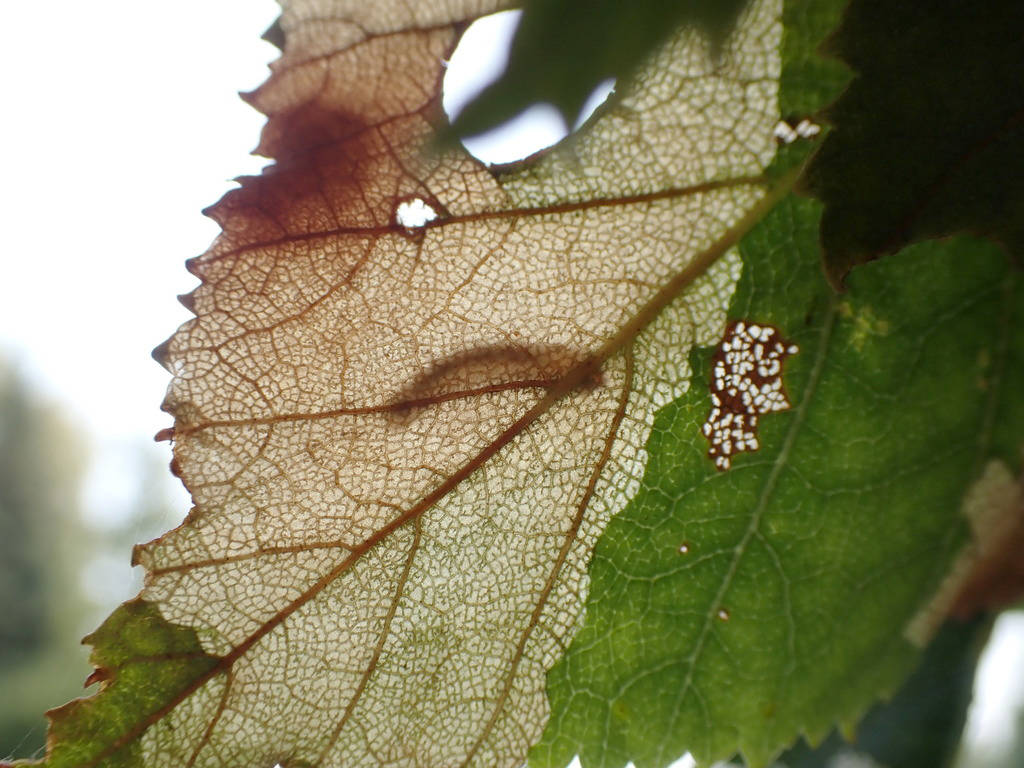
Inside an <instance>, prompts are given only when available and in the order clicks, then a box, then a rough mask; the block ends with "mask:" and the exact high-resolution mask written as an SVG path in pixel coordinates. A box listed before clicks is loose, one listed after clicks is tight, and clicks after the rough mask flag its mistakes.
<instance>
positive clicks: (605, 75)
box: [452, 0, 749, 136]
mask: <svg viewBox="0 0 1024 768" xmlns="http://www.w3.org/2000/svg"><path fill="white" fill-rule="evenodd" d="M748 3H749V0H639V1H638V2H630V3H623V2H620V0H532V2H527V3H526V4H525V6H524V7H523V15H522V19H521V20H520V23H519V27H518V29H517V30H516V34H515V37H514V39H513V42H512V47H511V50H510V51H509V60H508V67H507V69H506V71H505V73H504V74H503V75H502V77H501V78H500V79H499V80H497V81H496V82H495V83H493V84H492V85H491V86H489V87H488V88H486V89H485V90H484V91H483V92H482V93H481V94H480V95H479V96H478V97H477V98H476V99H474V101H473V102H471V103H470V104H469V105H467V107H466V108H465V109H464V110H463V111H462V113H460V115H459V116H458V118H457V119H456V120H455V123H454V125H453V128H452V130H453V132H454V133H456V134H458V135H460V136H468V135H473V134H477V133H482V132H484V131H486V130H488V129H490V128H493V127H495V126H497V125H500V124H501V123H503V122H505V121H506V120H509V119H511V118H512V117H514V116H516V115H517V114H519V113H520V112H522V111H523V110H525V109H526V108H527V107H530V106H531V105H533V104H536V103H538V102H547V103H550V104H552V105H553V106H555V107H556V108H557V109H558V110H559V111H560V112H561V113H562V115H563V117H564V118H565V120H566V122H567V123H568V124H569V125H572V124H573V123H575V122H576V120H577V118H578V117H579V116H580V110H581V109H582V108H583V105H584V102H586V100H587V97H588V96H590V94H591V93H592V92H593V91H594V89H595V88H596V87H597V86H598V85H599V84H600V83H601V82H603V81H605V80H608V79H609V78H614V79H616V80H618V81H624V80H628V79H629V78H631V77H632V76H633V74H634V73H635V72H636V70H637V69H638V67H640V65H641V64H643V62H644V61H645V60H646V59H647V57H648V56H649V55H650V53H651V52H652V51H654V50H656V49H657V48H658V47H660V46H661V45H662V43H664V42H665V41H666V40H667V39H668V38H669V36H671V35H672V34H673V33H674V32H675V31H676V30H677V29H678V28H679V27H681V26H691V27H694V28H695V29H696V30H697V31H698V32H699V33H700V34H703V35H704V36H705V37H706V39H707V41H708V45H709V46H710V47H711V49H712V51H713V52H714V53H715V55H717V52H718V51H719V50H720V49H721V47H722V46H723V45H724V44H725V42H726V39H727V38H728V35H729V33H730V32H731V31H732V29H733V27H734V26H735V24H736V20H737V18H738V16H739V14H740V13H741V12H742V11H743V9H744V8H745V7H746V5H747V4H748Z"/></svg>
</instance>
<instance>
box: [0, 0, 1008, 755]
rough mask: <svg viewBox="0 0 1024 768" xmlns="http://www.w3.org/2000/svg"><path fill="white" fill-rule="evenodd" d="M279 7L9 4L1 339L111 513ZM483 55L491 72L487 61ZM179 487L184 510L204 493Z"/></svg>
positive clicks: (96, 511)
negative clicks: (68, 429) (68, 431)
mask: <svg viewBox="0 0 1024 768" xmlns="http://www.w3.org/2000/svg"><path fill="white" fill-rule="evenodd" d="M276 14H277V5H276V4H275V3H274V2H273V1H272V0H233V1H228V0H177V2H175V3H173V4H170V5H168V4H166V3H154V2H139V1H138V0H100V1H97V2H90V3H79V2H72V1H70V0H67V1H65V2H58V3H56V4H54V3H39V2H16V3H8V4H6V5H5V7H4V21H5V29H6V31H7V34H6V35H5V40H4V45H3V46H0V72H2V75H0V77H2V87H3V93H4V109H3V112H4V117H3V119H2V120H0V146H3V147H5V149H6V156H5V158H4V162H3V167H2V170H0V224H2V227H3V241H2V245H0V267H2V270H0V276H2V277H0V354H2V355H4V356H6V357H9V358H10V357H13V359H14V360H15V361H16V362H18V363H20V364H21V366H22V368H23V369H24V370H25V371H26V372H27V373H28V374H29V375H30V376H31V378H32V380H33V381H34V382H35V383H36V384H37V386H38V387H39V388H40V390H41V391H43V392H44V393H46V394H47V395H48V396H50V397H51V398H52V399H55V400H58V401H60V402H61V403H62V405H63V406H64V407H65V409H66V410H67V411H69V412H70V413H71V415H72V418H73V419H74V421H75V423H76V426H77V427H78V428H79V429H80V430H81V431H82V433H83V435H86V436H88V439H89V441H90V442H91V444H92V446H93V447H94V449H95V451H96V464H95V466H94V468H93V471H92V473H91V475H90V482H89V489H88V493H87V496H88V503H89V507H90V511H89V514H90V516H91V517H92V518H93V519H94V520H96V521H97V522H98V523H99V522H102V520H103V519H104V518H105V517H107V518H109V517H113V518H118V517H122V516H124V515H126V514H128V512H127V509H128V504H129V503H130V500H131V496H132V493H131V488H132V485H131V484H130V483H128V484H126V483H125V482H123V480H124V477H125V476H126V474H128V473H131V472H132V471H134V470H133V467H135V466H137V464H136V463H135V460H136V454H137V452H138V450H140V448H139V446H145V448H143V449H142V450H148V451H153V452H161V453H162V455H163V460H164V461H166V460H167V459H168V458H169V452H168V450H167V447H166V444H162V445H160V446H157V445H155V444H153V443H151V438H152V435H153V434H154V433H155V432H156V431H157V430H158V429H160V428H162V427H165V426H168V425H169V423H170V419H169V417H168V416H167V415H166V414H163V413H162V412H160V411H159V410H158V405H159V402H160V400H161V399H162V396H163V391H164V389H165V387H166V384H167V380H168V377H167V374H166V373H165V372H164V370H163V369H162V368H160V367H159V366H158V365H157V364H156V363H155V362H154V361H153V360H152V359H151V358H150V356H149V352H150V350H151V349H152V348H153V347H154V346H156V345H157V344H158V343H160V342H161V341H163V340H164V339H165V338H167V337H168V336H169V335H170V334H171V333H172V332H173V331H174V329H175V328H176V327H177V326H178V325H179V324H180V323H182V322H184V321H185V320H186V319H188V317H189V314H188V313H187V312H186V311H185V310H184V308H183V307H181V306H180V305H179V304H178V302H177V301H176V300H175V298H174V297H175V295H176V294H179V293H185V292H187V291H189V290H190V289H191V288H192V287H193V285H194V282H195V281H194V279H193V278H192V277H191V276H190V275H189V274H188V273H187V272H186V271H185V268H184V264H183V262H184V260H185V259H186V258H188V257H190V256H193V255H197V254H199V253H201V252H202V251H204V250H205V249H206V247H207V246H208V245H209V243H210V241H211V240H212V239H213V238H214V237H215V235H216V234H217V228H216V226H215V225H214V224H213V222H212V221H210V220H208V219H206V218H204V217H203V216H201V215H200V214H199V211H200V209H202V208H203V207H205V206H207V205H209V204H211V203H213V202H215V201H216V200H217V199H218V198H219V197H220V196H221V195H222V194H223V193H224V192H225V191H227V190H228V189H229V188H231V187H232V186H233V183H232V181H231V179H232V178H234V177H235V176H239V175H243V174H246V173H258V172H259V169H260V168H261V167H262V166H263V164H264V162H265V161H264V160H263V159H262V158H255V157H252V156H249V155H248V154H247V152H248V150H249V149H251V148H252V147H253V146H255V144H256V141H257V138H258V134H259V130H260V127H261V126H262V123H263V119H262V117H261V116H260V115H259V114H258V113H257V112H255V111H254V110H253V109H251V108H250V107H248V106H247V105H245V104H244V103H243V102H242V101H241V100H240V99H238V98H237V97H236V96H235V93H236V92H237V91H239V90H246V89H252V88H254V87H256V86H257V85H258V84H260V83H261V82H262V81H263V80H264V78H265V76H266V64H267V62H269V61H270V60H272V59H273V58H275V56H276V49H275V48H274V47H273V46H271V45H270V44H268V43H265V42H263V41H262V40H261V39H260V35H261V34H262V32H263V31H264V30H265V29H266V28H267V27H268V26H269V25H270V24H271V22H272V21H273V20H274V18H275V17H276ZM502 36H504V37H506V38H507V31H506V32H498V37H499V39H500V38H501V37H502ZM481 45H482V48H481V50H483V49H487V48H489V49H490V50H492V51H493V50H494V49H495V45H496V44H495V42H493V40H485V41H482V43H481ZM472 58H474V59H476V58H477V57H476V55H474V56H473V57H472ZM501 66H502V62H501V58H500V57H499V63H498V66H497V70H499V71H500V68H501ZM471 69H475V70H477V72H476V74H477V75H478V76H479V75H486V74H487V67H486V66H480V64H479V62H477V63H476V66H475V67H471ZM492 74H493V72H492ZM465 87H469V88H472V87H473V86H465ZM606 87H607V86H606ZM537 109H538V110H539V112H540V113H542V114H544V115H546V116H545V117H544V120H543V121H542V122H541V123H536V122H534V123H531V124H530V125H531V127H530V129H529V130H531V131H536V132H537V134H538V136H535V137H534V138H533V139H531V141H536V142H538V143H539V144H540V145H543V144H544V143H550V142H552V141H554V140H557V139H558V138H560V136H561V135H564V131H565V127H564V126H563V125H562V124H561V119H560V118H558V117H557V116H556V115H553V114H552V113H553V110H551V109H550V108H544V107H540V108H537ZM520 127H521V126H520ZM536 146H538V145H534V147H536ZM487 159H489V160H491V161H494V162H498V161H506V160H508V159H514V158H510V157H508V156H507V155H501V154H499V155H491V156H488V158H487ZM172 485H173V487H174V488H178V489H179V490H178V491H177V494H178V495H177V497H176V498H177V500H176V504H177V506H178V508H180V512H181V514H182V515H183V514H184V513H185V511H186V510H187V497H186V496H185V495H184V492H183V491H181V490H180V485H179V484H177V483H173V484H172ZM126 489H128V490H126ZM171 523H173V521H171ZM127 558H128V554H127V553H125V561H127ZM1011 624H1012V626H1010V625H1011ZM997 636H998V637H999V638H1000V639H999V641H998V643H999V647H1000V648H1001V649H1002V651H1001V652H998V653H997V654H996V657H995V659H994V661H992V662H990V663H989V667H988V668H990V669H994V670H995V669H1002V670H1003V672H1002V674H1003V677H1002V679H1000V677H999V673H991V674H989V673H986V675H987V676H986V675H983V676H982V681H981V682H982V683H983V684H985V681H986V680H991V681H992V682H990V683H988V685H989V686H992V690H993V691H995V692H996V693H994V694H993V693H986V692H985V691H982V694H981V695H982V698H983V699H985V700H987V699H988V697H989V696H993V695H994V696H995V698H993V701H998V705H997V706H994V707H990V708H989V710H990V711H992V712H994V713H995V715H988V716H987V717H985V718H984V719H985V720H986V722H987V721H988V719H989V718H990V717H993V716H998V714H999V713H998V712H996V710H999V711H1001V713H1002V714H1003V715H1005V716H1009V715H1012V706H1010V705H1009V704H1008V702H1006V701H1005V691H1006V689H1007V686H1006V685H1005V681H1006V677H1005V673H1006V671H1007V669H1008V667H1010V666H1012V664H1013V663H1014V662H1013V659H1017V660H1018V661H1019V660H1020V659H1022V658H1024V648H1022V642H1021V638H1022V637H1024V624H1022V622H1021V620H1020V615H1018V617H1017V619H1015V620H1012V621H1010V622H1007V623H1006V629H1003V630H1001V631H1000V632H999V633H997ZM1014 676H1016V677H1018V678H1019V677H1022V676H1024V669H1022V668H1021V664H1018V665H1017V666H1016V668H1015V670H1014ZM1000 692H1002V693H1000ZM1017 701H1018V702H1019V701H1020V691H1019V690H1018V691H1017ZM982 709H984V707H982ZM1008 710H1009V711H1008ZM975 727H976V728H979V729H981V730H982V731H984V730H985V729H986V728H988V729H990V730H989V731H988V733H989V734H990V735H992V736H994V737H995V738H997V739H998V738H999V737H1000V736H1002V735H1004V734H1005V732H1006V731H1005V726H999V725H991V724H989V725H985V724H980V723H979V724H977V725H975Z"/></svg>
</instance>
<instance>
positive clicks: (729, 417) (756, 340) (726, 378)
mask: <svg viewBox="0 0 1024 768" xmlns="http://www.w3.org/2000/svg"><path fill="white" fill-rule="evenodd" d="M799 351H800V350H799V348H798V347H797V346H796V344H793V343H791V342H789V341H786V340H785V339H784V338H782V334H781V333H780V332H779V329H778V328H775V327H773V326H771V325H764V324H759V323H750V322H747V321H744V320H737V321H735V322H733V323H730V324H729V325H728V327H726V329H725V335H724V336H723V338H722V341H721V343H720V344H719V345H718V349H716V350H715V355H714V357H713V358H712V360H713V361H714V366H713V368H712V371H711V404H712V408H711V413H709V414H708V418H707V420H706V421H705V422H704V427H703V432H704V436H705V437H706V438H707V439H708V442H709V443H710V447H709V448H708V456H709V457H710V458H711V459H713V460H714V462H715V466H716V467H718V468H719V469H720V470H726V469H729V467H730V466H731V465H732V457H733V456H734V455H735V454H737V453H740V452H741V451H756V450H757V449H758V448H759V447H760V443H759V442H758V440H757V419H758V417H759V416H760V415H761V414H764V413H771V412H772V411H785V410H786V409H788V408H789V407H790V402H789V398H788V397H787V396H786V390H785V389H784V388H783V386H782V364H783V362H785V360H786V358H787V357H789V356H790V355H795V354H796V353H797V352H799Z"/></svg>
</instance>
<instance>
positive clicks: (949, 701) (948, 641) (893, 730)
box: [779, 617, 991, 768]
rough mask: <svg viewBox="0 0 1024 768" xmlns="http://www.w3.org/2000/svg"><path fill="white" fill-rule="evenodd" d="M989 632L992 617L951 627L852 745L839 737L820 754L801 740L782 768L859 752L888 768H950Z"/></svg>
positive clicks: (810, 767)
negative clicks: (948, 766)
mask: <svg viewBox="0 0 1024 768" xmlns="http://www.w3.org/2000/svg"><path fill="white" fill-rule="evenodd" d="M990 627H991V619H990V618H988V617H983V618H977V619H974V620H972V621H970V622H947V623H946V624H945V625H944V626H943V627H942V629H941V630H940V631H939V633H938V634H937V635H936V636H935V639H934V640H933V641H932V642H931V644H930V645H929V646H928V649H927V650H926V651H925V653H924V654H923V657H922V659H921V663H920V665H919V666H918V668H917V669H916V670H914V674H912V675H911V676H910V678H909V679H908V680H907V682H906V684H905V685H904V686H903V687H902V688H901V689H900V690H899V693H897V694H896V695H895V696H894V697H893V699H892V701H887V702H884V703H882V704H878V705H876V706H875V707H873V708H872V709H871V711H870V712H869V713H868V714H867V715H866V716H865V717H864V720H863V721H862V722H861V723H860V725H858V726H857V731H856V738H854V739H853V741H852V743H850V742H847V741H846V740H845V739H843V738H842V737H841V736H840V735H839V734H838V733H833V734H832V735H830V736H829V737H828V739H826V740H825V742H824V743H822V744H821V745H820V746H818V748H817V749H812V748H810V747H808V746H807V743H806V742H803V741H801V742H800V743H799V744H798V745H797V746H796V747H794V748H793V749H791V750H789V751H787V752H786V753H785V754H784V755H783V756H782V757H781V758H779V763H780V764H781V765H783V766H785V768H828V766H830V765H834V763H833V762H832V761H833V760H834V758H835V757H836V756H837V755H839V754H841V753H844V752H848V751H854V752H857V753H861V754H866V755H869V756H871V758H872V759H874V760H876V761H878V762H879V763H881V764H882V765H884V766H887V768H941V767H942V766H947V765H949V764H950V763H951V762H952V760H953V758H954V755H955V753H956V749H957V745H958V743H959V739H960V732H961V731H962V730H963V727H964V722H965V721H966V719H967V706H968V705H969V704H970V702H971V689H972V686H973V683H974V673H975V668H976V667H977V664H978V655H979V652H980V651H981V646H982V643H983V642H984V641H985V639H986V638H987V636H988V631H989V629H990Z"/></svg>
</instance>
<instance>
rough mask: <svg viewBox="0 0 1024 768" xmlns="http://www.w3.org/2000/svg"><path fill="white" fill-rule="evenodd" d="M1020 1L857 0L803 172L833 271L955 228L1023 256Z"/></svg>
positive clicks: (1023, 19) (1023, 8)
mask: <svg viewBox="0 0 1024 768" xmlns="http://www.w3.org/2000/svg"><path fill="white" fill-rule="evenodd" d="M1022 28H1024V3H1021V2H1019V0H993V1H992V2H985V3H965V2H960V0H939V1H937V2H929V3H891V2H885V0H854V2H852V3H851V5H850V8H849V11H848V13H847V15H846V18H845V19H844V21H843V24H842V25H841V27H840V28H839V31H838V33H837V35H836V37H835V39H834V40H833V41H832V43H831V48H832V49H833V50H834V52H835V53H836V55H838V56H840V57H841V58H842V59H843V60H844V61H846V62H847V63H849V65H850V66H851V67H852V68H853V69H854V70H856V72H857V77H856V79H855V80H854V81H853V83H852V84H851V86H850V88H849V90H848V91H847V92H846V93H845V94H844V95H843V97H842V98H841V99H840V100H839V101H838V103H837V104H835V106H834V107H832V108H831V109H829V111H828V119H829V120H830V121H831V122H832V123H833V124H834V125H835V130H834V131H833V132H832V133H831V134H830V135H829V137H828V139H827V140H826V141H825V143H824V145H823V146H822V148H821V152H820V153H819V154H818V156H817V157H816V158H815V160H814V162H813V164H812V166H811V168H810V169H809V171H808V175H807V179H806V183H807V188H808V190H809V191H810V192H811V193H812V194H814V195H815V196H817V197H819V198H820V199H821V200H822V201H824V203H825V206H826V207H825V213H824V215H823V218H822V242H823V244H824V247H825V268H826V271H827V273H828V275H829V279H830V280H831V281H832V282H833V284H835V285H836V286H839V285H841V283H842V281H843V279H844V278H845V276H846V274H847V273H848V272H849V270H850V269H851V267H853V266H855V265H857V264H862V263H864V262H866V261H869V260H871V259H873V258H876V257H877V256H879V255H882V254H886V253H893V252H896V251H898V250H900V249H901V248H902V247H903V246H904V245H906V244H907V243H911V242H915V241H918V240H922V239H926V238H932V237H942V236H945V235H948V234H952V233H955V232H961V231H969V232H973V233H976V234H980V235H985V236H990V237H992V238H993V239H995V240H996V241H998V242H1000V243H1002V244H1003V245H1004V246H1006V247H1007V248H1008V249H1009V250H1010V251H1011V252H1012V253H1014V254H1016V256H1017V257H1018V258H1021V257H1022V256H1024V176H1022V174H1021V168H1024V77H1022V73H1024V43H1022V40H1021V29H1022Z"/></svg>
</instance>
